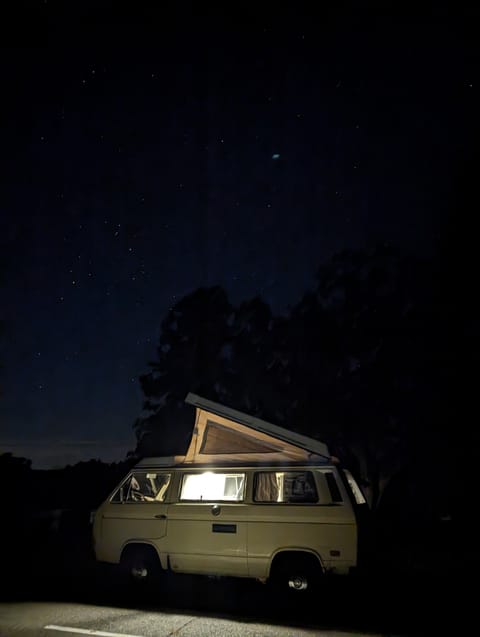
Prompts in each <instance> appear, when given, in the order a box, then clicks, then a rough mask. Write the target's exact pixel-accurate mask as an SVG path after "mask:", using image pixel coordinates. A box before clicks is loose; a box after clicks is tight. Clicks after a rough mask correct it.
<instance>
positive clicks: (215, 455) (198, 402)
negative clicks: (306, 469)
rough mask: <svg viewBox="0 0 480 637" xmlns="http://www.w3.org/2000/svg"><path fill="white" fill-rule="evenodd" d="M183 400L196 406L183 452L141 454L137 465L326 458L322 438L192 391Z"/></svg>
mask: <svg viewBox="0 0 480 637" xmlns="http://www.w3.org/2000/svg"><path fill="white" fill-rule="evenodd" d="M185 402H186V403H188V404H190V405H193V406H194V407H195V408H196V416H195V426H194V429H193V433H192V438H191V440H190V445H189V447H188V450H187V453H186V454H185V456H176V457H175V458H170V459H167V458H162V459H160V458H156V459H153V458H145V459H144V460H142V461H141V462H140V464H141V465H148V464H153V463H155V464H158V462H159V461H160V462H162V461H163V462H162V463H165V462H169V463H173V464H189V465H192V464H226V463H228V464H247V463H252V464H256V463H261V462H274V463H277V462H295V463H296V462H323V463H325V462H326V461H330V454H329V451H328V447H327V446H326V445H325V444H324V443H323V442H319V441H318V440H314V439H312V438H308V437H307V436H302V435H300V434H297V433H294V432H292V431H289V430H288V429H284V428H283V427H278V426H277V425H272V424H271V423H269V422H266V421H264V420H260V419H259V418H254V417H253V416H249V415H247V414H244V413H242V412H240V411H237V410H235V409H230V408H229V407H224V406H223V405H220V404H218V403H215V402H213V401H211V400H206V399H205V398H201V397H200V396H197V395H196V394H192V393H189V394H188V395H187V397H186V399H185Z"/></svg>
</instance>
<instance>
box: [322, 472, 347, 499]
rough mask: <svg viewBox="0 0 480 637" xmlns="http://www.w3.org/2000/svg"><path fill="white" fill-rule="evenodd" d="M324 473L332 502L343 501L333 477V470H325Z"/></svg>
mask: <svg viewBox="0 0 480 637" xmlns="http://www.w3.org/2000/svg"><path fill="white" fill-rule="evenodd" d="M324 475H325V480H326V481H327V485H328V489H329V491H330V495H331V497H332V502H333V503H334V504H337V503H339V502H343V498H342V494H341V493H340V489H339V488H338V484H337V481H336V479H335V476H334V475H333V471H326V472H325V474H324Z"/></svg>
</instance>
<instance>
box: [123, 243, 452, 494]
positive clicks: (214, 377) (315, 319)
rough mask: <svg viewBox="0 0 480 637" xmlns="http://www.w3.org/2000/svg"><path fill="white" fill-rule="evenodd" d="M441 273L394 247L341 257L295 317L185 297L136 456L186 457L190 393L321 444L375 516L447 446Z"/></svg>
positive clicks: (214, 291)
mask: <svg viewBox="0 0 480 637" xmlns="http://www.w3.org/2000/svg"><path fill="white" fill-rule="evenodd" d="M437 271H438V263H437V262H436V261H422V260H420V259H413V258H412V257H408V258H407V257H404V256H400V254H399V253H398V252H397V251H396V250H394V249H393V248H392V247H391V246H388V245H379V246H377V247H376V248H375V249H373V250H370V251H362V252H360V251H359V252H353V251H345V252H343V253H340V254H338V255H335V256H334V257H333V258H332V259H331V260H330V261H329V262H327V263H325V264H324V265H322V266H321V267H320V268H319V271H318V276H317V286H316V288H315V289H314V290H312V291H311V292H309V293H307V294H305V295H304V296H303V298H302V299H301V300H300V301H299V303H298V304H297V305H296V306H294V307H293V309H292V310H291V312H290V314H289V316H288V317H274V316H272V313H271V310H270V308H269V307H268V305H267V304H265V303H264V302H263V301H262V300H261V299H260V298H254V299H252V300H250V301H245V302H243V303H241V304H240V305H239V307H237V308H235V307H232V306H231V304H230V303H229V301H228V299H227V296H226V294H225V292H224V291H223V290H221V288H210V289H201V290H198V291H196V292H194V293H192V294H190V295H188V296H187V297H185V298H184V299H182V300H181V301H180V302H179V303H178V304H177V305H176V306H175V307H174V308H172V310H170V312H169V313H168V315H167V317H166V319H165V320H164V322H163V323H162V331H161V336H160V343H159V347H158V360H157V361H155V362H153V363H150V367H151V371H150V372H149V373H148V374H145V375H144V376H142V378H141V384H142V389H143V392H144V394H145V398H146V400H145V404H144V414H143V415H142V417H141V418H139V419H138V420H137V421H136V423H135V429H136V433H137V438H138V446H137V453H138V454H139V455H151V454H160V455H168V454H169V453H183V452H184V450H185V448H186V446H187V444H188V440H189V437H190V435H191V429H192V423H193V413H192V410H191V408H190V407H188V406H185V404H184V399H185V396H186V394H187V393H188V392H189V391H193V392H195V393H198V394H200V395H202V396H204V397H206V398H210V399H212V400H216V401H219V402H221V403H223V404H225V405H228V406H231V407H234V408H237V409H240V410H241V411H245V412H247V413H250V414H252V415H257V416H259V417H263V418H265V419H267V420H271V421H273V422H276V423H278V424H281V425H283V426H285V427H287V428H290V429H292V430H296V431H299V432H301V433H304V434H307V435H309V436H311V437H314V438H317V439H321V440H325V441H326V442H328V443H329V445H330V447H331V449H332V451H333V452H334V453H335V455H339V456H340V457H341V458H342V459H344V460H347V461H348V462H349V463H350V464H352V465H353V466H354V467H355V469H356V471H357V472H358V474H359V475H360V476H361V477H362V478H363V479H364V481H365V483H366V484H368V487H369V488H368V495H369V499H370V501H371V503H372V505H373V506H376V505H377V504H378V502H379V501H380V500H381V495H382V493H383V491H384V490H385V487H386V485H387V484H388V482H389V481H390V479H391V478H392V476H393V475H395V474H396V473H397V472H398V471H400V469H401V468H402V467H404V466H405V464H406V463H408V462H412V458H414V457H417V459H418V458H422V457H424V456H425V454H426V453H427V452H428V450H430V449H431V448H432V445H433V444H437V442H435V441H433V442H432V437H433V436H434V434H435V432H437V438H441V436H439V435H438V431H437V430H438V428H439V423H440V421H441V417H442V405H439V404H438V403H439V401H438V393H439V392H443V391H445V387H446V384H447V380H446V379H448V372H446V369H447V368H448V365H447V364H446V358H445V357H447V358H448V356H447V354H446V353H445V351H444V349H443V348H442V345H441V344H442V339H443V338H444V332H445V321H444V316H443V314H442V313H441V312H440V314H441V317H440V318H439V316H438V314H439V309H440V308H441V307H443V306H445V302H444V301H443V300H442V298H441V297H439V293H438V285H437V286H436V285H435V284H434V282H435V277H436V273H437ZM440 301H442V302H443V306H442V303H441V302H440ZM440 402H441V401H440Z"/></svg>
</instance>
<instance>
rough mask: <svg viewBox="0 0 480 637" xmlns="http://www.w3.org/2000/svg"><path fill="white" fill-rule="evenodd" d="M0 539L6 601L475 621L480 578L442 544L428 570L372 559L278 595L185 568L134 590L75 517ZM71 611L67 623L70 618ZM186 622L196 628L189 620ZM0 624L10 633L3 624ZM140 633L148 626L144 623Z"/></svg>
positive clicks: (419, 624) (311, 619)
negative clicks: (305, 589)
mask: <svg viewBox="0 0 480 637" xmlns="http://www.w3.org/2000/svg"><path fill="white" fill-rule="evenodd" d="M459 548H461V547H459ZM467 548H468V547H467V546H464V547H463V549H464V550H466V549H467ZM2 549H3V550H2V553H3V555H2V564H3V567H2V580H3V583H2V593H1V597H2V598H3V599H2V601H3V602H7V603H10V604H12V603H13V604H15V603H18V602H28V604H32V602H33V603H35V602H44V603H48V604H50V605H51V604H54V605H57V606H58V608H59V609H60V608H61V605H62V604H87V605H91V606H92V607H93V606H95V607H105V608H107V607H108V608H117V609H120V608H121V609H123V610H124V611H125V612H127V611H129V610H130V611H135V612H139V613H141V614H144V613H146V614H148V613H152V612H153V613H158V612H162V613H168V614H169V615H175V616H177V615H182V616H187V615H188V617H191V616H198V615H201V616H203V617H210V618H224V619H225V618H230V619H232V620H233V621H237V622H238V621H240V622H245V621H248V622H249V625H253V624H256V623H258V624H261V625H264V626H277V627H279V626H285V627H290V628H291V633H290V634H292V635H294V634H297V633H298V632H299V631H300V629H302V630H303V629H305V630H307V629H313V630H316V631H334V630H335V631H344V632H357V633H358V632H359V633H361V634H369V633H374V634H383V635H394V634H395V635H430V634H431V635H436V634H440V633H442V634H447V633H449V634H452V635H461V634H467V630H466V626H468V625H469V624H470V623H471V622H472V620H474V621H475V617H474V613H475V607H476V601H475V597H476V591H477V583H476V581H475V580H470V577H469V573H468V572H467V570H466V569H465V568H464V564H463V565H462V568H460V567H459V566H458V565H455V564H452V562H451V560H450V558H449V556H448V554H447V553H445V555H444V556H443V557H442V553H441V551H440V552H438V553H437V559H436V560H435V568H431V569H429V570H428V569H423V570H421V569H412V568H410V567H409V565H408V564H403V568H402V564H401V563H399V561H397V563H396V564H395V565H393V564H392V563H388V562H387V561H385V562H384V563H382V561H381V560H377V563H376V564H375V565H373V566H371V567H370V568H368V569H365V570H364V571H363V572H360V573H358V574H356V575H355V576H354V577H349V578H325V580H324V582H323V584H322V585H321V587H320V589H319V590H317V591H315V592H312V593H310V594H308V593H307V594H302V593H294V592H292V593H289V592H286V593H285V594H281V595H279V594H278V593H277V592H274V591H273V590H272V589H271V588H270V587H269V586H266V585H262V584H260V583H256V582H253V581H249V580H234V579H211V578H204V577H193V576H185V575H167V576H166V577H165V578H164V579H163V580H162V582H161V583H160V584H159V586H158V587H155V588H150V589H146V590H143V589H142V590H140V591H138V590H132V589H130V588H128V587H126V586H125V584H124V583H123V582H122V580H121V579H120V578H119V577H118V573H117V571H116V569H115V568H112V567H108V566H105V565H98V564H96V563H95V561H94V559H93V555H92V551H91V546H90V537H89V529H87V528H85V527H82V526H81V525H78V526H76V525H72V527H71V528H66V529H64V530H63V531H62V529H60V530H57V531H56V532H52V531H51V530H49V531H48V532H45V533H43V535H42V534H41V533H39V532H38V529H37V532H36V533H35V534H32V533H31V532H30V533H25V532H24V533H23V536H20V535H18V534H17V535H16V537H13V536H11V537H10V538H8V541H7V538H5V537H4V538H3V540H2ZM442 559H444V563H443V564H442V563H441V560H442ZM400 560H401V556H400ZM439 560H440V563H439ZM474 575H475V574H474ZM2 608H3V612H6V608H7V606H5V605H2V606H0V619H1V613H2ZM11 608H12V607H11V606H10V609H11ZM29 608H33V606H28V605H25V606H23V609H24V612H25V613H29V612H30V611H29ZM32 612H33V611H32ZM59 612H60V611H59ZM142 616H144V617H146V615H142ZM67 621H68V618H67ZM71 621H72V620H71ZM71 621H70V624H67V625H72V624H71ZM189 621H190V620H189ZM0 625H1V624H0ZM472 625H474V624H472ZM198 626H200V625H198ZM189 630H190V632H189V634H195V633H194V632H193V633H192V632H191V631H192V630H193V628H192V626H191V627H190V629H189ZM198 630H200V628H198ZM202 630H203V629H202ZM212 630H213V629H212ZM279 630H280V629H278V631H277V632H278V633H279ZM228 631H229V632H231V629H230V628H229V629H228ZM119 632H120V633H129V631H128V630H122V631H119ZM475 632H476V631H475ZM0 634H1V637H8V633H1V632H0ZM52 634H54V633H52ZM57 634H60V633H57ZM64 634H65V633H64ZM136 634H137V633H136ZM138 634H141V635H148V634H150V633H148V631H147V632H146V630H144V631H143V632H142V633H138ZM152 634H164V633H162V632H161V631H159V632H158V633H152ZM165 634H169V633H168V632H167V633H165ZM173 634H175V633H173ZM181 634H183V633H181ZM212 634H213V633H212ZM244 634H247V633H246V632H244ZM248 634H250V632H249V633H248ZM251 634H270V633H267V632H259V631H256V633H255V631H253V632H252V633H251ZM272 634H274V633H272ZM279 634H280V633H279Z"/></svg>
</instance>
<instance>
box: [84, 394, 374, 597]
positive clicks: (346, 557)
mask: <svg viewBox="0 0 480 637" xmlns="http://www.w3.org/2000/svg"><path fill="white" fill-rule="evenodd" d="M186 402H187V403H189V404H191V405H193V406H195V408H196V418H195V426H194V429H193V434H192V438H191V442H190V445H189V448H188V450H187V453H186V455H185V456H180V457H178V456H177V457H171V458H144V459H143V460H141V461H140V462H139V463H138V464H137V465H136V466H135V467H134V468H133V469H132V470H131V471H130V472H129V473H128V475H126V476H125V478H124V479H123V480H122V481H121V483H120V484H119V485H118V486H117V488H116V489H115V490H114V491H113V493H112V494H111V495H110V496H109V497H108V498H107V500H106V501H105V502H104V503H103V504H102V505H101V506H100V508H99V509H98V510H97V511H96V513H95V517H94V525H93V539H94V550H95V555H96V559H97V560H99V561H102V562H110V563H113V564H118V565H120V566H121V567H122V568H123V570H124V572H126V573H127V574H128V575H129V577H131V578H132V579H133V580H135V579H136V580H140V581H145V580H148V579H150V578H152V576H154V575H155V574H156V573H158V572H162V571H167V570H169V571H173V572H176V573H191V574H203V575H214V576H233V577H244V578H253V579H257V580H260V581H262V582H266V581H267V580H268V581H273V582H276V583H278V584H280V585H282V586H285V587H290V588H292V589H295V590H307V589H308V588H311V587H312V585H313V583H314V582H316V581H317V580H318V577H319V576H320V575H322V574H326V573H335V574H348V573H349V572H351V570H352V569H354V568H355V567H356V566H357V562H358V546H357V545H358V519H357V517H358V510H359V507H363V506H365V499H364V497H363V494H362V492H361V490H360V488H359V486H358V485H357V483H356V482H355V480H354V478H353V476H352V474H351V473H350V472H348V471H346V470H343V469H341V468H340V466H339V465H338V463H337V462H335V461H333V460H332V458H331V457H330V455H329V451H328V448H327V446H326V445H325V444H323V443H321V442H318V441H316V440H313V439H310V438H307V437H305V436H302V435H299V434H297V433H294V432H291V431H288V430H286V429H283V428H281V427H278V426H276V425H273V424H271V423H268V422H265V421H263V420H259V419H257V418H253V417H251V416H248V415H246V414H243V413H241V412H239V411H236V410H233V409H230V408H228V407H224V406H223V405H220V404H217V403H214V402H212V401H209V400H206V399H204V398H201V397H199V396H196V395H194V394H188V396H187V398H186Z"/></svg>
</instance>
